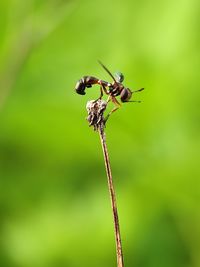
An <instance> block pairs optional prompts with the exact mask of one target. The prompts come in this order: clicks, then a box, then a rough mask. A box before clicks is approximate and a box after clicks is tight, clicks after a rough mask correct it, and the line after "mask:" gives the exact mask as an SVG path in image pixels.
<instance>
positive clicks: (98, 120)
mask: <svg viewBox="0 0 200 267" xmlns="http://www.w3.org/2000/svg"><path fill="white" fill-rule="evenodd" d="M106 106H107V102H106V101H104V100H101V99H99V100H98V101H95V100H91V101H88V103H87V107H86V108H87V111H88V117H87V120H88V122H89V125H90V126H93V127H94V130H96V131H98V132H99V136H100V140H101V145H102V150H103V155H104V161H105V167H106V173H107V178H108V188H109V193H110V198H111V206H112V211H113V218H114V227H115V242H116V252H117V267H124V261H123V253H122V243H121V235H120V226H119V218H118V211H117V202H116V196H115V190H114V184H113V179H112V173H111V166H110V160H109V154H108V149H107V145H106V135H105V132H104V128H105V120H104V116H103V114H104V111H105V110H106Z"/></svg>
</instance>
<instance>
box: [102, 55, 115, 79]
mask: <svg viewBox="0 0 200 267" xmlns="http://www.w3.org/2000/svg"><path fill="white" fill-rule="evenodd" d="M98 62H99V64H100V65H101V66H102V67H103V68H104V70H105V71H106V72H107V73H108V74H109V75H110V76H111V77H112V79H113V80H114V81H115V82H117V81H116V80H115V77H114V76H113V75H112V73H111V72H110V71H109V69H107V68H106V66H105V65H104V64H103V63H102V62H101V61H100V60H98Z"/></svg>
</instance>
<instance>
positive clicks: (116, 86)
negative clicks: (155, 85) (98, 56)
mask: <svg viewBox="0 0 200 267" xmlns="http://www.w3.org/2000/svg"><path fill="white" fill-rule="evenodd" d="M98 62H99V64H100V65H101V66H102V67H103V68H104V69H105V71H106V72H107V73H108V74H109V75H110V76H111V77H112V79H113V82H112V83H109V82H106V81H104V80H101V79H98V78H96V77H93V76H83V77H82V78H81V79H80V80H78V82H77V83H76V86H75V90H76V92H77V93H78V94H80V95H85V89H86V88H89V87H92V85H94V84H99V85H100V97H99V98H98V99H101V98H102V96H103V93H105V94H106V95H109V97H108V100H107V102H109V101H112V102H113V103H114V104H115V108H114V109H113V110H111V112H110V113H109V114H108V116H109V115H110V114H111V113H113V112H114V111H116V110H117V109H118V108H119V107H120V106H121V104H120V102H119V101H118V100H117V99H116V97H117V96H120V100H121V102H123V103H124V102H141V101H137V100H130V99H131V97H132V94H133V93H135V92H141V91H142V90H144V88H141V89H139V90H135V91H131V90H130V89H129V88H126V87H125V86H124V85H123V84H122V82H123V80H124V76H123V74H122V73H121V72H117V73H116V74H115V77H114V76H113V75H112V73H111V72H110V71H109V70H108V69H107V68H106V66H105V65H103V64H102V63H101V62H100V61H98ZM98 99H97V100H98Z"/></svg>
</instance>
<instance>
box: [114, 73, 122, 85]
mask: <svg viewBox="0 0 200 267" xmlns="http://www.w3.org/2000/svg"><path fill="white" fill-rule="evenodd" d="M115 78H116V81H117V82H119V83H122V82H123V80H124V75H123V74H122V73H121V72H119V71H118V72H116V73H115Z"/></svg>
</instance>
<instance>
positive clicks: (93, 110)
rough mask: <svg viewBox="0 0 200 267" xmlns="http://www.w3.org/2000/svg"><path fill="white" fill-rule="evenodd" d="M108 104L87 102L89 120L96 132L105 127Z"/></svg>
mask: <svg viewBox="0 0 200 267" xmlns="http://www.w3.org/2000/svg"><path fill="white" fill-rule="evenodd" d="M106 107H107V102H106V101H105V100H101V99H98V100H90V101H88V102H87V105H86V109H87V112H88V117H87V120H88V122H89V125H90V126H93V127H94V130H95V131H96V130H98V129H99V128H102V127H104V124H105V121H104V117H103V113H104V111H105V110H106Z"/></svg>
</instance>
